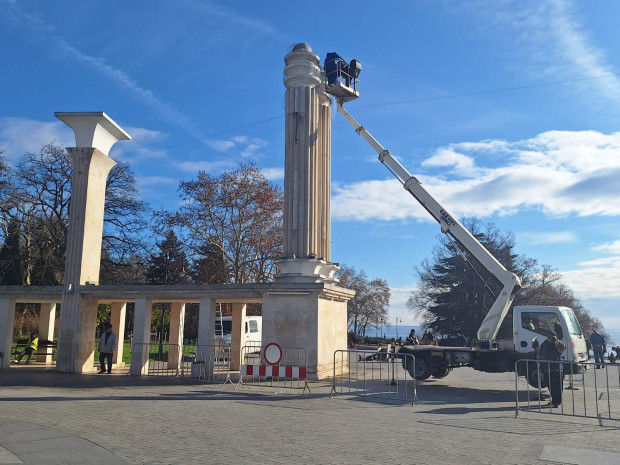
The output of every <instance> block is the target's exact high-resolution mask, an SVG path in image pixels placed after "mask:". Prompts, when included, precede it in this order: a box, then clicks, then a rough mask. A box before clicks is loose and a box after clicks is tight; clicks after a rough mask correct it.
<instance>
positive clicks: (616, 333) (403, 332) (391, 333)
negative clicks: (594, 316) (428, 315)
mask: <svg viewBox="0 0 620 465" xmlns="http://www.w3.org/2000/svg"><path fill="white" fill-rule="evenodd" d="M412 329H415V332H416V334H417V336H418V338H421V337H422V334H424V329H425V328H424V327H422V326H406V325H402V326H401V325H398V326H396V325H390V326H383V327H381V326H377V328H375V327H374V326H373V327H370V328H368V329H367V330H366V336H368V337H381V336H383V337H385V338H387V339H392V338H394V339H398V338H399V337H402V338H403V340H405V339H406V338H407V336H409V332H410V331H411V330H412ZM382 332H383V334H382ZM431 332H432V331H431ZM605 332H606V333H607V334H608V336H609V337H608V338H607V341H606V342H607V350H608V351H609V349H610V348H611V347H612V346H617V345H620V328H615V329H605ZM454 335H456V332H455V334H454ZM465 336H466V337H468V338H469V337H471V335H470V334H466V335H465ZM586 337H588V338H589V337H590V335H589V334H586Z"/></svg>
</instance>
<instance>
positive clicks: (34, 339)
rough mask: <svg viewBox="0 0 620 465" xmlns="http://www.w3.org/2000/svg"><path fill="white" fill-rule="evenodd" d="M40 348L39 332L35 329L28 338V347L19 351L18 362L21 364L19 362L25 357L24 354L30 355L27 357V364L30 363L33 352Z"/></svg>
mask: <svg viewBox="0 0 620 465" xmlns="http://www.w3.org/2000/svg"><path fill="white" fill-rule="evenodd" d="M38 348H39V333H37V332H36V331H33V332H32V333H30V337H29V338H28V341H26V347H24V350H22V351H21V352H20V353H19V356H18V357H17V362H16V363H17V364H18V365H19V362H21V361H22V358H23V357H24V355H27V356H28V357H27V358H26V365H28V364H29V363H30V359H31V358H32V354H33V353H34V352H36V351H37V349H38Z"/></svg>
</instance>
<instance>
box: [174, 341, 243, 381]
mask: <svg viewBox="0 0 620 465" xmlns="http://www.w3.org/2000/svg"><path fill="white" fill-rule="evenodd" d="M230 356H231V353H230V343H229V342H225V341H218V343H216V344H213V345H184V346H183V357H182V359H181V376H182V377H183V378H184V379H187V378H189V379H195V380H198V381H206V382H209V383H220V384H221V385H222V386H223V385H224V384H226V383H231V384H233V382H232V380H231V379H230ZM220 387H221V386H220Z"/></svg>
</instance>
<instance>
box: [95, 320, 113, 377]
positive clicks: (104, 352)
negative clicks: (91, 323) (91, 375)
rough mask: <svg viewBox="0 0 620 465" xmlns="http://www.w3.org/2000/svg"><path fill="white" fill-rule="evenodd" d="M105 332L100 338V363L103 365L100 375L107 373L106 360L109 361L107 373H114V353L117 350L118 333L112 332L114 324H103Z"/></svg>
mask: <svg viewBox="0 0 620 465" xmlns="http://www.w3.org/2000/svg"><path fill="white" fill-rule="evenodd" d="M103 328H104V329H105V332H104V333H103V334H102V335H101V336H99V363H100V364H101V370H99V374H101V373H106V364H105V361H106V359H107V360H108V369H107V373H108V374H110V373H112V353H113V352H114V350H115V349H116V343H117V338H116V333H113V332H112V324H111V323H109V322H108V321H106V322H105V323H104V324H103Z"/></svg>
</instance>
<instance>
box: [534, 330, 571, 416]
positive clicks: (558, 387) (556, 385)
mask: <svg viewBox="0 0 620 465" xmlns="http://www.w3.org/2000/svg"><path fill="white" fill-rule="evenodd" d="M565 350H566V345H565V344H564V343H563V342H562V341H560V340H559V339H558V335H557V334H556V333H555V332H554V331H549V332H548V333H547V339H545V340H544V341H543V343H542V344H541V345H540V347H539V348H538V359H539V360H545V361H548V363H544V362H543V363H541V368H542V370H543V371H545V372H547V375H548V377H549V392H550V393H551V405H552V406H553V407H554V408H557V407H559V406H560V404H561V403H562V389H563V388H564V386H563V383H564V374H563V372H562V364H561V363H560V360H561V359H560V357H561V355H562V352H564V351H565Z"/></svg>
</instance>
